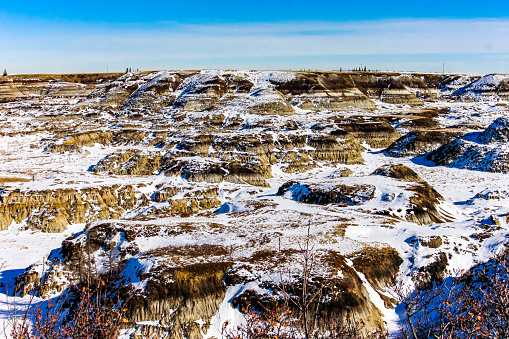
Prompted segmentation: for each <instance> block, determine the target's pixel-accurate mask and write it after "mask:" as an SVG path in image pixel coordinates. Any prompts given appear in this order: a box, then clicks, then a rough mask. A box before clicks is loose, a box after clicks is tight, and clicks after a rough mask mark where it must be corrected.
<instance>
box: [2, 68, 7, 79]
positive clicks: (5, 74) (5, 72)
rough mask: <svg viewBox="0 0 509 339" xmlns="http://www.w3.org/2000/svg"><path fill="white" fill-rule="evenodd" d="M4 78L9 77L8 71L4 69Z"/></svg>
mask: <svg viewBox="0 0 509 339" xmlns="http://www.w3.org/2000/svg"><path fill="white" fill-rule="evenodd" d="M3 76H4V77H6V76H7V69H4V73H3Z"/></svg>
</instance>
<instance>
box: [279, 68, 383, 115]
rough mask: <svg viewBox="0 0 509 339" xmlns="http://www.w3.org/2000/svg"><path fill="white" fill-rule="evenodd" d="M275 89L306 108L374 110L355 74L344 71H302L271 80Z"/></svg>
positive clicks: (316, 109)
mask: <svg viewBox="0 0 509 339" xmlns="http://www.w3.org/2000/svg"><path fill="white" fill-rule="evenodd" d="M272 83H274V85H275V87H276V89H277V90H278V91H280V92H281V93H283V94H284V95H286V96H289V97H290V98H291V100H292V104H293V105H296V106H298V107H299V108H301V109H304V110H314V111H322V110H328V111H342V110H347V109H349V108H350V107H355V108H363V109H375V105H374V103H373V102H372V101H371V100H370V99H369V98H368V97H367V96H366V95H365V94H364V93H362V92H361V91H360V90H359V89H358V88H357V86H356V85H355V82H354V81H353V79H352V77H351V76H350V75H349V74H344V73H334V72H331V73H325V72H300V73H296V74H295V76H294V77H293V78H291V79H289V80H288V81H274V80H273V81H272Z"/></svg>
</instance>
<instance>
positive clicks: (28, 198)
mask: <svg viewBox="0 0 509 339" xmlns="http://www.w3.org/2000/svg"><path fill="white" fill-rule="evenodd" d="M135 204H136V197H135V192H134V188H133V187H132V186H130V185H129V186H123V187H118V186H105V187H99V188H83V189H81V190H72V189H58V190H43V191H27V192H24V191H21V190H19V189H18V190H14V191H10V192H5V191H4V192H3V193H2V195H1V196H0V214H1V219H0V229H1V230H3V229H5V228H6V227H7V226H9V225H10V224H11V223H12V222H16V223H21V222H23V221H25V222H26V224H27V226H28V227H29V228H31V229H39V230H42V231H44V232H49V233H57V232H63V231H64V230H66V229H67V225H69V224H71V223H75V224H79V223H85V222H93V221H96V220H104V219H117V218H119V217H120V216H121V215H122V214H123V213H124V212H125V211H126V210H128V209H131V208H133V207H134V206H135Z"/></svg>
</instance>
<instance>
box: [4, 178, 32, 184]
mask: <svg viewBox="0 0 509 339" xmlns="http://www.w3.org/2000/svg"><path fill="white" fill-rule="evenodd" d="M29 181H30V179H27V178H17V177H0V184H5V183H8V182H29Z"/></svg>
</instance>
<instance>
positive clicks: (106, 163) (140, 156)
mask: <svg viewBox="0 0 509 339" xmlns="http://www.w3.org/2000/svg"><path fill="white" fill-rule="evenodd" d="M163 161H164V160H163V155H162V154H161V153H159V152H152V153H149V152H143V151H139V150H127V151H119V152H117V153H113V154H110V155H108V156H106V157H105V158H103V159H101V160H100V161H99V162H98V163H97V164H95V165H93V166H91V167H90V169H89V170H90V171H91V172H95V173H99V172H107V173H109V174H119V175H152V174H157V173H158V172H159V168H160V167H161V165H162V163H163Z"/></svg>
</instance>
